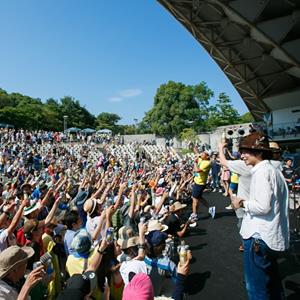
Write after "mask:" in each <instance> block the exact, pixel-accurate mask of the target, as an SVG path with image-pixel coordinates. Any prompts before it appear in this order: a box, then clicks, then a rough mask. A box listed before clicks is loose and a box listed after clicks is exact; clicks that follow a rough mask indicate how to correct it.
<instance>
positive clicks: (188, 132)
mask: <svg viewBox="0 0 300 300" xmlns="http://www.w3.org/2000/svg"><path fill="white" fill-rule="evenodd" d="M180 139H181V140H182V141H186V142H192V143H195V142H197V141H198V136H197V132H196V131H195V129H193V128H184V129H183V131H182V132H181V133H180Z"/></svg>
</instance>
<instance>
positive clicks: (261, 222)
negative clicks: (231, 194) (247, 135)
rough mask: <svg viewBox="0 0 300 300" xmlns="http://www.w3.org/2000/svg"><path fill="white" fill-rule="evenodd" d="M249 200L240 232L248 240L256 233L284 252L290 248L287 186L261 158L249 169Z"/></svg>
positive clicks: (280, 175) (245, 204) (276, 172)
mask: <svg viewBox="0 0 300 300" xmlns="http://www.w3.org/2000/svg"><path fill="white" fill-rule="evenodd" d="M251 173H252V179H251V185H250V197H249V200H246V201H245V202H244V207H245V208H244V211H245V215H244V218H243V223H242V227H241V231H240V234H241V236H242V237H243V239H248V238H250V237H252V236H253V235H254V234H259V235H260V237H261V239H262V240H263V241H264V242H265V243H266V244H267V245H268V247H269V248H271V249H273V250H275V251H284V250H286V249H287V248H288V247H289V219H288V187H287V185H286V182H285V180H284V178H283V175H282V174H281V172H280V171H279V170H278V169H276V168H275V167H274V166H272V164H271V163H270V162H269V161H267V160H264V161H262V162H259V163H258V164H257V165H256V166H254V167H253V168H252V170H251Z"/></svg>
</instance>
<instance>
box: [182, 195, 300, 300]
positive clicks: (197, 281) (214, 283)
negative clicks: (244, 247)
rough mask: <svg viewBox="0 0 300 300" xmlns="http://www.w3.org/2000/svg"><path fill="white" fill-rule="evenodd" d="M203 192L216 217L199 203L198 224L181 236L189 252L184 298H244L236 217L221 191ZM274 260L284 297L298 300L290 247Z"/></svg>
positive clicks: (299, 286)
mask: <svg viewBox="0 0 300 300" xmlns="http://www.w3.org/2000/svg"><path fill="white" fill-rule="evenodd" d="M204 196H205V197H206V198H207V199H208V200H209V203H210V205H216V217H215V219H214V220H212V219H211V218H210V217H209V216H208V213H207V209H206V208H205V207H204V206H202V205H201V206H200V211H201V214H200V220H199V222H198V226H197V227H195V228H193V229H191V228H190V229H189V234H188V236H187V237H186V238H185V240H186V242H187V243H188V244H189V245H190V248H191V250H192V253H193V261H192V264H191V270H190V276H189V278H188V284H187V293H188V295H189V296H188V299H201V300H219V299H220V300H221V299H222V300H224V299H225V300H226V299H234V300H235V299H236V300H238V299H247V296H246V290H245V284H244V280H243V262H242V259H243V254H242V253H241V252H239V250H238V248H239V245H240V237H239V234H238V229H237V225H236V224H237V218H236V217H235V214H234V212H233V211H228V210H226V209H225V206H227V205H228V204H229V200H228V199H227V198H225V197H224V196H223V195H222V194H219V193H205V194H204ZM299 248H300V247H299ZM298 250H300V249H298ZM298 253H300V252H298ZM299 258H300V257H299ZM299 262H300V261H299ZM278 263H279V269H280V274H281V276H282V278H283V285H284V288H285V295H286V297H287V299H288V300H294V299H298V300H299V299H300V265H297V264H296V259H295V256H294V255H293V253H292V251H289V253H287V254H286V255H284V256H283V257H282V258H280V259H279V260H278Z"/></svg>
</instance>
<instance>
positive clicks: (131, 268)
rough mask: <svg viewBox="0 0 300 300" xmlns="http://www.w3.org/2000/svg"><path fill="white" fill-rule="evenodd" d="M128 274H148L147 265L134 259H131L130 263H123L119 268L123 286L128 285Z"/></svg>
mask: <svg viewBox="0 0 300 300" xmlns="http://www.w3.org/2000/svg"><path fill="white" fill-rule="evenodd" d="M130 272H133V273H135V274H139V273H144V274H148V273H147V265H146V264H145V262H143V261H140V260H136V259H132V260H130V261H124V262H123V263H122V264H121V267H120V274H121V276H122V279H123V281H124V284H125V286H126V285H127V284H128V283H129V273H130Z"/></svg>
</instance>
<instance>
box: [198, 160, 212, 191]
mask: <svg viewBox="0 0 300 300" xmlns="http://www.w3.org/2000/svg"><path fill="white" fill-rule="evenodd" d="M197 167H198V168H199V169H200V170H201V172H199V173H196V174H195V177H194V182H195V183H197V184H199V185H204V184H206V181H207V177H208V173H209V171H210V168H211V162H210V160H202V159H201V158H199V159H198V162H197Z"/></svg>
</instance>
